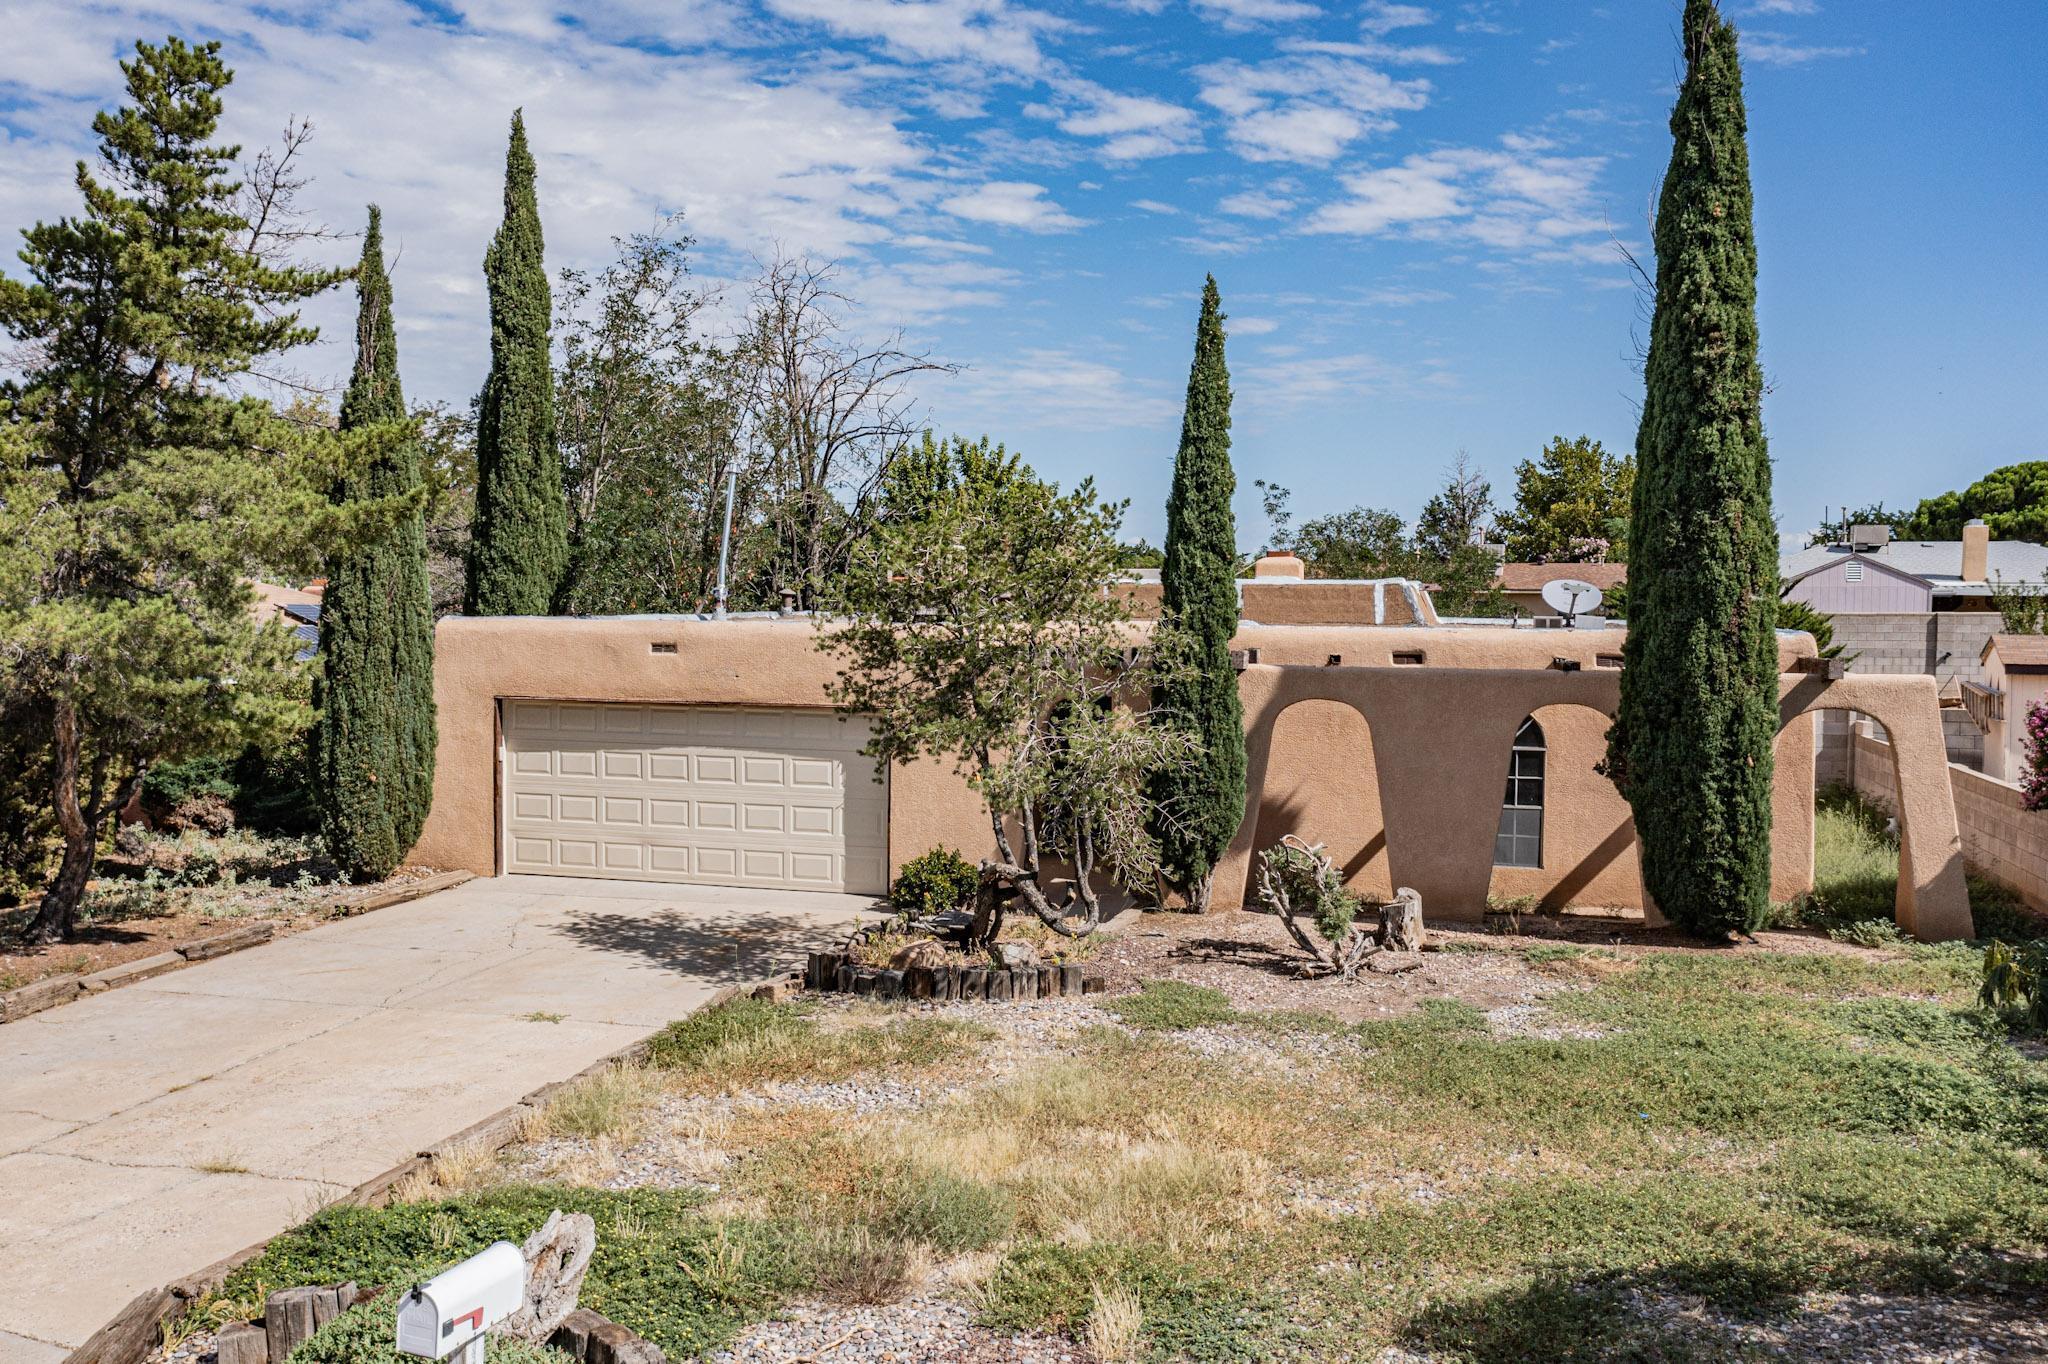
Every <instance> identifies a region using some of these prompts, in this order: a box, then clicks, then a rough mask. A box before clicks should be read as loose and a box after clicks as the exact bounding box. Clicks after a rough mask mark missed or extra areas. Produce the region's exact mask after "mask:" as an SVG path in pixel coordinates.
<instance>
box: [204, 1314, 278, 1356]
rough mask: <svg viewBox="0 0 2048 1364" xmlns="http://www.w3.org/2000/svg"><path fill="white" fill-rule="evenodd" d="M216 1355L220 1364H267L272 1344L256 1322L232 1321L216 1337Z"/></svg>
mask: <svg viewBox="0 0 2048 1364" xmlns="http://www.w3.org/2000/svg"><path fill="white" fill-rule="evenodd" d="M214 1353H215V1357H216V1358H217V1359H218V1361H219V1364H267V1361H268V1360H269V1358H270V1342H269V1341H267V1340H266V1339H264V1335H263V1328H262V1327H261V1326H258V1325H256V1324H255V1323H254V1322H250V1321H231V1322H229V1323H228V1324H227V1325H225V1326H223V1327H221V1328H220V1333H219V1334H218V1335H216V1336H215V1337H214Z"/></svg>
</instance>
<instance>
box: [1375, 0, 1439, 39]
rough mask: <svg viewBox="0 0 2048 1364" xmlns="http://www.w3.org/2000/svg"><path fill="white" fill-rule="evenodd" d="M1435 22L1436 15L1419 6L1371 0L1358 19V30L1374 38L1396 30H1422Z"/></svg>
mask: <svg viewBox="0 0 2048 1364" xmlns="http://www.w3.org/2000/svg"><path fill="white" fill-rule="evenodd" d="M1435 22H1436V15H1434V14H1432V13H1430V12H1429V11H1428V10H1426V9H1424V8H1423V7H1422V6H1420V5H1396V4H1389V3H1387V0H1373V3H1372V4H1369V5H1367V6H1366V7H1365V13H1364V15H1363V16H1362V17H1361V18H1360V19H1359V21H1358V26H1359V28H1360V29H1362V30H1364V31H1365V32H1367V33H1370V34H1372V35H1373V36H1375V37H1379V36H1382V35H1384V34H1388V33H1392V32H1393V31H1394V30H1395V29H1397V28H1422V27H1424V26H1426V25H1429V24H1433V23H1435Z"/></svg>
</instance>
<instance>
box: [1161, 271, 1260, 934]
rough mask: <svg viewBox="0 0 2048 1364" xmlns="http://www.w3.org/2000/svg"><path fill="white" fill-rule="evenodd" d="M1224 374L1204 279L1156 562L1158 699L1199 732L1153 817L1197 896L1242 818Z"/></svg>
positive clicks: (1170, 866) (1218, 324) (1233, 487)
mask: <svg viewBox="0 0 2048 1364" xmlns="http://www.w3.org/2000/svg"><path fill="white" fill-rule="evenodd" d="M1236 491H1237V476H1236V475H1235V474H1234V473H1232V472H1231V468H1230V370H1229V368H1228V367H1227V366H1226V364H1225V363H1224V358H1223V305H1222V299H1221V296H1220V295H1219V294H1218V293H1217V290H1216V277H1215V276H1213V275H1211V276H1210V277H1209V278H1208V282H1207V283H1206V284H1205V285H1204V286H1203V288H1202V315H1201V319H1200V321H1199V322H1197V323H1196V326H1195V360H1194V364H1193V366H1192V367H1191V368H1190V369H1189V371H1188V398H1187V409H1186V412H1185V414H1184V415H1183V416H1182V418H1181V428H1180V452H1179V454H1178V455H1176V457H1175V459H1174V463H1173V489H1172V492H1171V493H1170V494H1169V495H1168V497H1167V499H1166V563H1165V566H1164V567H1163V568H1161V569H1160V574H1159V576H1160V583H1161V586H1162V589H1163V598H1164V600H1163V607H1162V611H1161V619H1160V634H1159V640H1160V648H1161V652H1162V655H1163V656H1164V658H1165V661H1166V662H1167V663H1168V664H1169V666H1168V667H1167V669H1166V680H1165V683H1164V685H1162V686H1161V687H1160V688H1159V694H1158V695H1157V696H1156V697H1155V698H1154V709H1155V710H1156V711H1158V712H1159V714H1160V716H1161V718H1162V721H1163V723H1167V724H1174V725H1180V726H1184V727H1185V728H1187V729H1189V730H1191V731H1193V732H1194V733H1195V734H1197V735H1199V736H1200V737H1201V740H1202V759H1201V766H1200V770H1199V772H1198V774H1197V775H1195V776H1193V777H1192V778H1190V777H1188V776H1186V775H1185V774H1176V775H1174V776H1172V777H1170V778H1163V779H1162V780H1161V781H1160V782H1159V783H1158V785H1157V788H1156V789H1155V791H1154V806H1155V809H1156V810H1157V811H1158V814H1157V815H1156V817H1155V823H1156V826H1157V832H1158V835H1159V841H1160V847H1161V853H1162V858H1161V860H1162V861H1163V863H1164V864H1165V867H1166V869H1167V874H1168V875H1169V876H1171V877H1172V878H1174V879H1175V880H1177V881H1178V882H1179V883H1180V884H1181V885H1183V886H1184V887H1186V888H1187V889H1188V890H1189V892H1190V896H1191V898H1192V899H1193V900H1195V901H1196V902H1198V903H1200V902H1204V901H1206V899H1207V887H1208V882H1209V875H1210V872H1211V871H1212V870H1213V869H1214V868H1215V865H1216V863H1217V861H1218V860H1220V859H1221V858H1222V856H1223V854H1224V852H1225V850H1227V849H1228V848H1229V847H1230V840H1231V839H1232V838H1233V837H1235V836H1236V834H1237V828H1238V825H1239V824H1241V823H1242V822H1243V821H1244V805H1245V790H1244V710H1243V706H1242V705H1241V703H1240V702H1239V700H1238V695H1237V670H1236V668H1234V667H1233V666H1232V665H1231V662H1230V638H1231V636H1232V635H1234V634H1236V633H1237V519H1236V517H1235V516H1234V515H1233V514H1232V512H1231V509H1230V499H1231V496H1232V494H1233V493H1235V492H1236Z"/></svg>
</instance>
